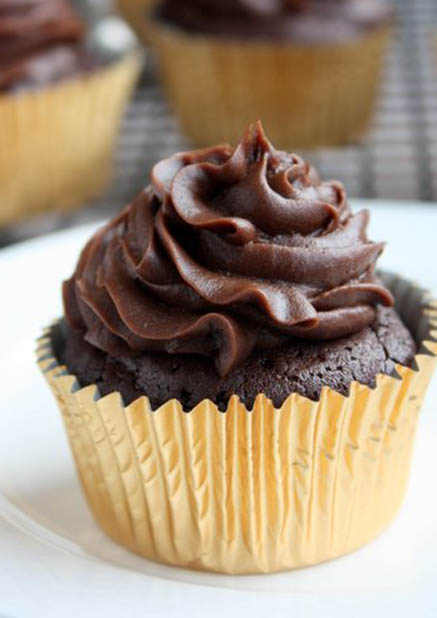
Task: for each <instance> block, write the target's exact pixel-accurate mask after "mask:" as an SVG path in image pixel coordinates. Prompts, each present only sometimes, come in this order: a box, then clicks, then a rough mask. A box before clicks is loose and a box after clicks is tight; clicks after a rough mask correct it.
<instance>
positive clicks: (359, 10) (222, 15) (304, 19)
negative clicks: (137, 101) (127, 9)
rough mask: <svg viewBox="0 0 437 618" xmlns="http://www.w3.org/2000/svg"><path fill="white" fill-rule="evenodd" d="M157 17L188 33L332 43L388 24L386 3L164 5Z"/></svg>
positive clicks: (312, 0) (171, 1) (170, 1)
mask: <svg viewBox="0 0 437 618" xmlns="http://www.w3.org/2000/svg"><path fill="white" fill-rule="evenodd" d="M157 14H158V17H159V18H160V19H162V20H164V21H165V22H168V23H170V24H173V25H176V26H178V27H181V28H183V29H184V30H187V31H189V32H195V33H203V34H210V35H220V36H237V37H247V38H263V39H266V38H267V39H280V40H281V39H282V40H292V41H295V42H299V43H316V44H317V43H324V42H325V43H332V42H338V41H343V40H347V39H351V38H354V37H355V36H357V35H359V34H361V33H362V32H364V31H366V30H368V29H371V28H374V27H376V26H379V25H381V24H382V23H384V22H386V21H387V20H388V19H389V18H390V11H389V10H388V8H387V6H386V5H385V3H384V0H187V1H186V2H180V0H163V1H162V2H161V5H160V7H159V9H158V13H157Z"/></svg>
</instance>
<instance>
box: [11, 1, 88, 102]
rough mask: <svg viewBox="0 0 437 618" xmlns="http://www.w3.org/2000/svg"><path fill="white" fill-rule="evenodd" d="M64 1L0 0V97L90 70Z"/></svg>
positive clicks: (77, 25)
mask: <svg viewBox="0 0 437 618" xmlns="http://www.w3.org/2000/svg"><path fill="white" fill-rule="evenodd" d="M84 36H85V24H84V22H83V21H82V19H81V18H80V17H79V16H78V15H77V14H76V12H75V11H74V10H73V8H72V7H71V5H70V3H69V2H68V1H67V0H0V91H2V90H8V91H9V90H21V89H25V88H34V87H39V86H44V85H46V84H50V83H54V82H57V81H59V80H62V79H65V78H66V77H70V76H72V75H74V74H76V73H78V72H81V71H83V70H85V69H87V68H89V67H90V66H92V65H93V62H92V60H91V59H90V57H89V55H88V54H87V53H86V51H85V50H84V48H83V39H84Z"/></svg>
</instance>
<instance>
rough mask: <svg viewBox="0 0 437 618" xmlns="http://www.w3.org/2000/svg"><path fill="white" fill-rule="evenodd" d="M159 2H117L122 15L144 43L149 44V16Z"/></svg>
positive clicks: (143, 0) (129, 0)
mask: <svg viewBox="0 0 437 618" xmlns="http://www.w3.org/2000/svg"><path fill="white" fill-rule="evenodd" d="M157 3H158V0H117V5H118V8H119V11H120V13H121V14H122V15H123V17H124V18H125V19H126V21H127V22H128V23H129V25H130V26H131V27H132V28H133V29H134V30H135V32H136V33H137V35H138V36H139V37H140V39H141V40H142V41H143V42H144V43H148V42H149V36H150V23H149V19H148V14H149V13H150V11H151V10H152V9H153V7H154V6H155V5H156V4H157Z"/></svg>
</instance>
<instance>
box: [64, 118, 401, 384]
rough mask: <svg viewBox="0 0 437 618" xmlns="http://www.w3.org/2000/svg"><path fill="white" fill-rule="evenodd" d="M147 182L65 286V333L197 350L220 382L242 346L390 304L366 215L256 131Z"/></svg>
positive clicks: (272, 342)
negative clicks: (377, 268)
mask: <svg viewBox="0 0 437 618" xmlns="http://www.w3.org/2000/svg"><path fill="white" fill-rule="evenodd" d="M151 181H152V182H151V185H150V186H149V187H147V188H146V189H145V190H144V191H143V192H142V193H140V194H139V195H138V196H137V198H136V199H135V200H134V201H133V203H132V204H130V205H129V206H127V207H126V208H125V209H124V210H123V211H122V212H121V214H120V215H119V216H118V217H117V218H116V219H114V220H113V221H111V222H110V223H108V224H107V225H106V226H105V227H104V228H103V229H102V230H100V231H99V232H97V234H96V235H95V236H94V237H93V238H92V239H91V240H90V241H89V243H88V244H87V246H86V247H85V249H84V250H83V252H82V255H81V258H80V260H79V263H78V266H77V268H76V272H75V274H74V275H73V277H72V278H71V279H70V280H68V281H67V282H65V284H64V303H65V313H66V317H67V320H68V321H69V323H70V325H71V326H72V327H73V328H76V329H81V330H83V331H84V332H85V338H86V339H87V340H88V341H89V342H90V343H91V344H93V345H95V346H96V347H98V348H100V349H102V350H104V351H106V352H107V353H109V354H111V355H114V356H117V355H118V354H138V353H141V352H142V351H162V352H167V353H170V354H171V353H187V354H190V353H197V354H203V355H206V356H209V357H212V358H214V360H215V363H216V367H217V370H218V371H219V373H220V374H221V375H225V374H227V373H228V372H229V371H231V370H232V368H233V367H235V366H236V365H237V364H238V363H240V362H242V361H243V360H244V359H245V358H246V357H247V356H248V355H249V354H250V353H251V351H252V350H253V349H254V348H255V347H271V346H278V345H281V344H282V343H284V342H285V341H287V340H288V339H289V338H291V337H299V338H306V339H332V338H336V337H340V336H344V335H348V334H352V333H354V332H357V331H359V330H361V329H363V328H365V327H366V326H368V325H370V324H371V323H372V322H373V320H374V318H375V305H377V304H380V303H381V304H384V305H387V306H388V305H391V304H392V302H393V301H392V297H391V295H390V293H389V292H388V291H387V290H386V289H385V288H384V287H382V285H381V284H380V283H379V281H377V280H376V279H375V276H374V266H375V262H376V260H377V258H378V256H379V254H380V253H381V251H382V249H383V245H382V244H377V243H372V242H370V241H368V240H367V237H366V226H367V222H368V214H367V212H366V211H361V212H358V213H357V214H355V215H353V214H352V213H351V211H350V208H349V205H348V202H347V199H346V194H345V190H344V188H343V186H342V185H341V184H340V183H338V182H335V181H331V182H323V181H322V180H321V179H320V177H319V175H318V173H317V172H316V170H315V169H314V168H313V167H311V166H310V165H309V164H308V163H306V162H305V161H303V160H302V159H301V158H300V157H299V156H297V155H295V154H287V153H285V152H280V151H276V150H275V149H274V148H273V146H272V145H271V144H270V142H269V141H268V140H267V138H266V137H265V135H264V132H263V129H262V127H261V124H260V123H258V124H256V125H253V126H251V127H249V128H248V130H247V131H246V133H245V135H244V136H243V138H242V140H241V141H240V143H239V145H238V146H237V147H236V148H235V150H234V151H232V150H231V149H230V148H229V147H228V146H216V147H213V148H209V149H204V150H196V151H192V152H185V153H179V154H176V155H174V156H172V157H170V158H169V159H166V160H163V161H161V162H159V163H158V164H157V165H155V167H154V168H153V171H152V174H151Z"/></svg>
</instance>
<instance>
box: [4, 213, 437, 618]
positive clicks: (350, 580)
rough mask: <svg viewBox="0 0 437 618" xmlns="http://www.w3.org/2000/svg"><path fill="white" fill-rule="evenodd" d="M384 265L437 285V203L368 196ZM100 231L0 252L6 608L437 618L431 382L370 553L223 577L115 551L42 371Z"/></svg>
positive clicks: (436, 456) (79, 231)
mask: <svg viewBox="0 0 437 618" xmlns="http://www.w3.org/2000/svg"><path fill="white" fill-rule="evenodd" d="M366 205H370V206H371V209H372V211H373V213H372V214H373V220H372V230H371V237H372V238H373V239H386V240H388V241H389V247H388V249H387V251H386V254H385V255H384V257H383V259H382V260H381V262H382V264H383V266H385V267H386V268H391V269H394V270H397V271H398V272H401V273H403V274H404V275H406V276H409V277H412V278H416V279H418V280H419V281H421V282H422V283H424V284H425V285H427V286H429V287H430V288H431V289H433V291H434V292H435V293H437V271H436V268H435V255H436V252H435V250H434V244H435V242H436V230H437V205H433V206H431V205H430V206H426V205H420V204H413V203H403V204H400V203H399V204H389V203H385V204H376V203H369V204H366ZM93 227H94V226H86V227H81V228H76V229H73V230H69V231H66V232H61V233H57V234H54V235H52V236H48V237H45V238H40V239H38V240H34V241H31V242H28V243H24V244H22V245H19V246H16V247H13V248H11V249H8V250H4V251H2V252H1V253H0V299H1V303H0V324H1V325H2V339H3V349H2V352H1V358H0V376H1V378H0V380H1V388H0V411H1V417H0V419H1V420H0V547H1V557H2V565H1V574H0V615H1V616H3V615H4V616H7V617H11V618H12V617H13V618H15V617H16V618H18V617H20V618H21V617H26V616H29V617H30V616H32V618H35V617H39V616H44V617H45V618H48V617H50V616H56V618H59V617H62V618H64V617H66V618H68V617H69V616H74V617H75V618H77V616H93V617H96V616H100V615H104V616H105V617H106V618H111V617H117V618H119V617H120V613H121V612H123V615H126V616H130V615H134V614H135V613H137V614H138V615H141V616H152V617H156V616H185V615H186V616H190V618H195V617H197V616H199V617H200V616H202V617H204V616H206V617H207V618H209V617H211V616H212V617H214V616H220V617H223V616H231V617H232V616H235V617H236V616H240V615H241V613H242V611H245V612H247V613H248V614H249V615H250V616H265V615H266V614H268V615H269V616H283V615H287V616H293V617H299V616H305V618H313V617H316V616H317V617H319V616H323V617H329V616H335V617H336V618H342V617H346V616H347V617H348V618H349V617H353V618H356V617H361V616H363V617H364V616H368V615H369V612H372V613H373V616H383V615H385V614H386V612H388V611H390V612H391V613H392V614H394V615H396V616H397V617H404V616H405V617H406V616H408V617H410V616H412V615H416V616H420V617H428V616H429V617H431V616H433V617H434V616H436V615H437V593H436V591H435V588H436V587H435V577H436V573H437V491H436V490H437V482H436V478H437V449H436V448H435V444H436V442H437V416H436V410H435V396H436V394H437V392H436V388H437V384H436V383H434V384H433V386H432V387H431V393H430V396H429V397H428V399H427V404H426V406H425V410H424V413H423V417H422V422H421V425H420V429H419V433H418V436H417V447H416V451H415V459H414V467H413V475H412V482H411V486H410V489H409V492H408V496H407V500H406V502H405V504H404V506H403V508H402V511H401V514H400V515H399V517H398V518H397V519H396V521H395V522H394V524H393V525H392V526H391V528H390V529H389V530H388V531H387V532H386V533H385V534H384V535H383V536H381V537H380V538H378V539H377V540H376V541H374V542H373V543H371V544H370V545H368V546H367V547H365V548H363V549H361V550H359V551H357V552H355V553H354V554H352V555H349V556H346V557H344V558H341V559H339V560H336V561H334V562H331V563H328V564H323V565H320V566H316V567H311V568H308V569H303V570H299V571H294V572H291V573H285V574H278V575H269V576H266V575H264V576H251V577H228V576H220V575H211V574H202V573H193V572H190V571H185V570H182V569H173V568H170V567H165V566H160V565H156V564H153V563H151V562H147V561H145V560H142V559H141V558H138V557H136V556H134V555H132V554H130V553H128V552H127V551H124V550H123V549H121V548H119V547H117V546H116V545H115V544H113V543H112V542H111V541H109V540H108V539H106V537H105V536H104V535H103V534H102V533H101V532H100V530H99V529H98V528H97V527H96V525H95V524H94V522H93V520H92V519H91V516H90V514H89V512H88V510H87V507H86V504H85V502H84V499H83V497H82V495H81V493H80V489H79V486H78V483H77V480H76V476H75V472H74V469H73V465H72V460H71V456H70V452H69V449H68V445H67V442H66V438H65V435H64V432H63V428H62V424H61V419H60V416H59V414H58V412H57V410H56V407H55V404H54V401H53V400H52V396H51V394H50V392H49V390H48V389H47V387H46V385H45V383H44V381H43V379H42V377H41V376H40V375H39V372H38V371H37V369H36V366H35V362H34V355H33V349H34V347H35V344H34V341H35V338H36V337H37V336H38V335H39V333H40V330H41V328H42V327H43V326H45V325H46V324H48V323H49V322H50V321H51V320H52V319H53V318H55V317H56V316H58V315H59V314H60V312H61V302H60V283H61V281H62V279H63V278H65V277H66V276H68V275H69V274H70V273H71V271H72V269H73V267H74V263H75V261H76V258H77V255H78V251H79V249H80V248H81V246H82V245H83V243H84V241H85V240H86V239H87V237H88V236H89V234H90V232H91V230H92V229H93Z"/></svg>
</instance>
